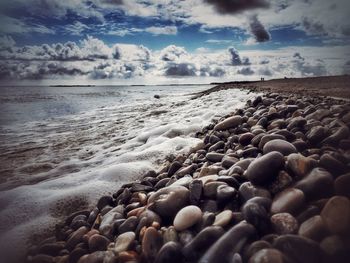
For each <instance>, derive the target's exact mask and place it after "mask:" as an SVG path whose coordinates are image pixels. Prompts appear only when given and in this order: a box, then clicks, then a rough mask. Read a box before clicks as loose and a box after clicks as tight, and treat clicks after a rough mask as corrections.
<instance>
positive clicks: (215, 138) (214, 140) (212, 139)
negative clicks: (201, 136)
mask: <svg viewBox="0 0 350 263" xmlns="http://www.w3.org/2000/svg"><path fill="white" fill-rule="evenodd" d="M218 141H220V138H219V137H218V136H216V135H214V134H212V135H210V136H209V143H210V144H215V143H217V142H218Z"/></svg>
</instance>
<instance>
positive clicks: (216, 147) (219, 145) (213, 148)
mask: <svg viewBox="0 0 350 263" xmlns="http://www.w3.org/2000/svg"><path fill="white" fill-rule="evenodd" d="M224 147H225V143H224V142H223V141H219V142H217V143H215V144H214V145H212V146H210V147H209V149H208V152H215V151H217V150H219V149H223V148H224Z"/></svg>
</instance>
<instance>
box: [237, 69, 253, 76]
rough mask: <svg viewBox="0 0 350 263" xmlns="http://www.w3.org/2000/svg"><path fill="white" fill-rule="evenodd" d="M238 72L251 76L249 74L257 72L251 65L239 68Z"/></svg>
mask: <svg viewBox="0 0 350 263" xmlns="http://www.w3.org/2000/svg"><path fill="white" fill-rule="evenodd" d="M237 73H238V74H241V75H246V76H249V75H253V74H254V73H255V72H254V70H252V69H251V68H250V67H245V68H241V69H239V70H237Z"/></svg>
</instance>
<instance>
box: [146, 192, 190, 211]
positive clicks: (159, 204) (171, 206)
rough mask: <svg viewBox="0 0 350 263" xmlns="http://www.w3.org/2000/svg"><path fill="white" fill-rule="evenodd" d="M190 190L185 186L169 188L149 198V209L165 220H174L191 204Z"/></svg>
mask: <svg viewBox="0 0 350 263" xmlns="http://www.w3.org/2000/svg"><path fill="white" fill-rule="evenodd" d="M189 195H190V192H189V190H188V189H187V188H186V187H184V186H168V187H165V188H162V189H160V190H158V191H157V192H155V193H154V194H152V195H151V196H150V197H149V198H148V204H149V207H148V208H149V209H150V210H152V211H154V212H156V213H157V214H158V215H160V216H162V217H165V218H172V217H173V216H175V214H176V213H177V212H178V211H179V210H180V209H181V208H182V207H184V206H185V205H187V204H188V202H189Z"/></svg>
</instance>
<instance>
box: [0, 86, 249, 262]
mask: <svg viewBox="0 0 350 263" xmlns="http://www.w3.org/2000/svg"><path fill="white" fill-rule="evenodd" d="M211 87H213V85H168V86H40V85H38V86H1V87H0V113H1V114H0V251H1V250H2V249H3V251H10V250H11V249H12V250H15V252H16V253H17V255H23V253H24V251H25V249H26V248H27V247H28V246H29V245H30V244H32V243H36V242H39V241H40V240H42V239H43V238H45V237H50V236H52V235H53V233H54V232H53V231H54V226H55V224H56V223H57V222H59V221H60V220H62V219H63V218H65V217H66V216H68V215H69V214H71V213H73V212H75V211H78V210H82V209H91V208H92V207H93V205H94V204H96V201H97V200H98V198H99V197H101V196H103V195H106V194H112V193H114V192H116V191H117V190H118V187H120V186H121V185H122V184H124V183H126V182H130V181H133V180H137V179H138V178H140V177H141V176H142V175H143V174H144V173H145V172H146V171H148V170H156V171H157V170H158V169H160V168H161V167H162V165H164V163H165V161H166V160H167V159H171V158H173V157H174V156H177V155H179V154H186V153H188V152H189V151H190V149H191V148H193V147H196V146H197V145H198V144H199V143H200V142H201V140H199V139H198V138H196V137H195V136H194V135H195V133H196V132H198V131H200V130H201V129H202V128H203V127H205V126H206V125H208V124H210V123H211V122H212V121H213V120H214V119H219V118H220V117H222V116H224V115H227V114H229V113H230V112H233V111H234V110H235V109H236V108H239V107H242V106H243V105H244V104H245V103H246V101H247V100H248V99H251V98H252V97H253V96H254V95H253V94H249V93H248V92H247V91H245V90H239V89H229V90H221V91H217V92H212V93H210V94H209V95H206V96H201V97H197V98H194V95H193V94H195V93H198V92H201V91H204V90H207V89H209V88H211ZM0 254H1V253H0Z"/></svg>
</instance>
